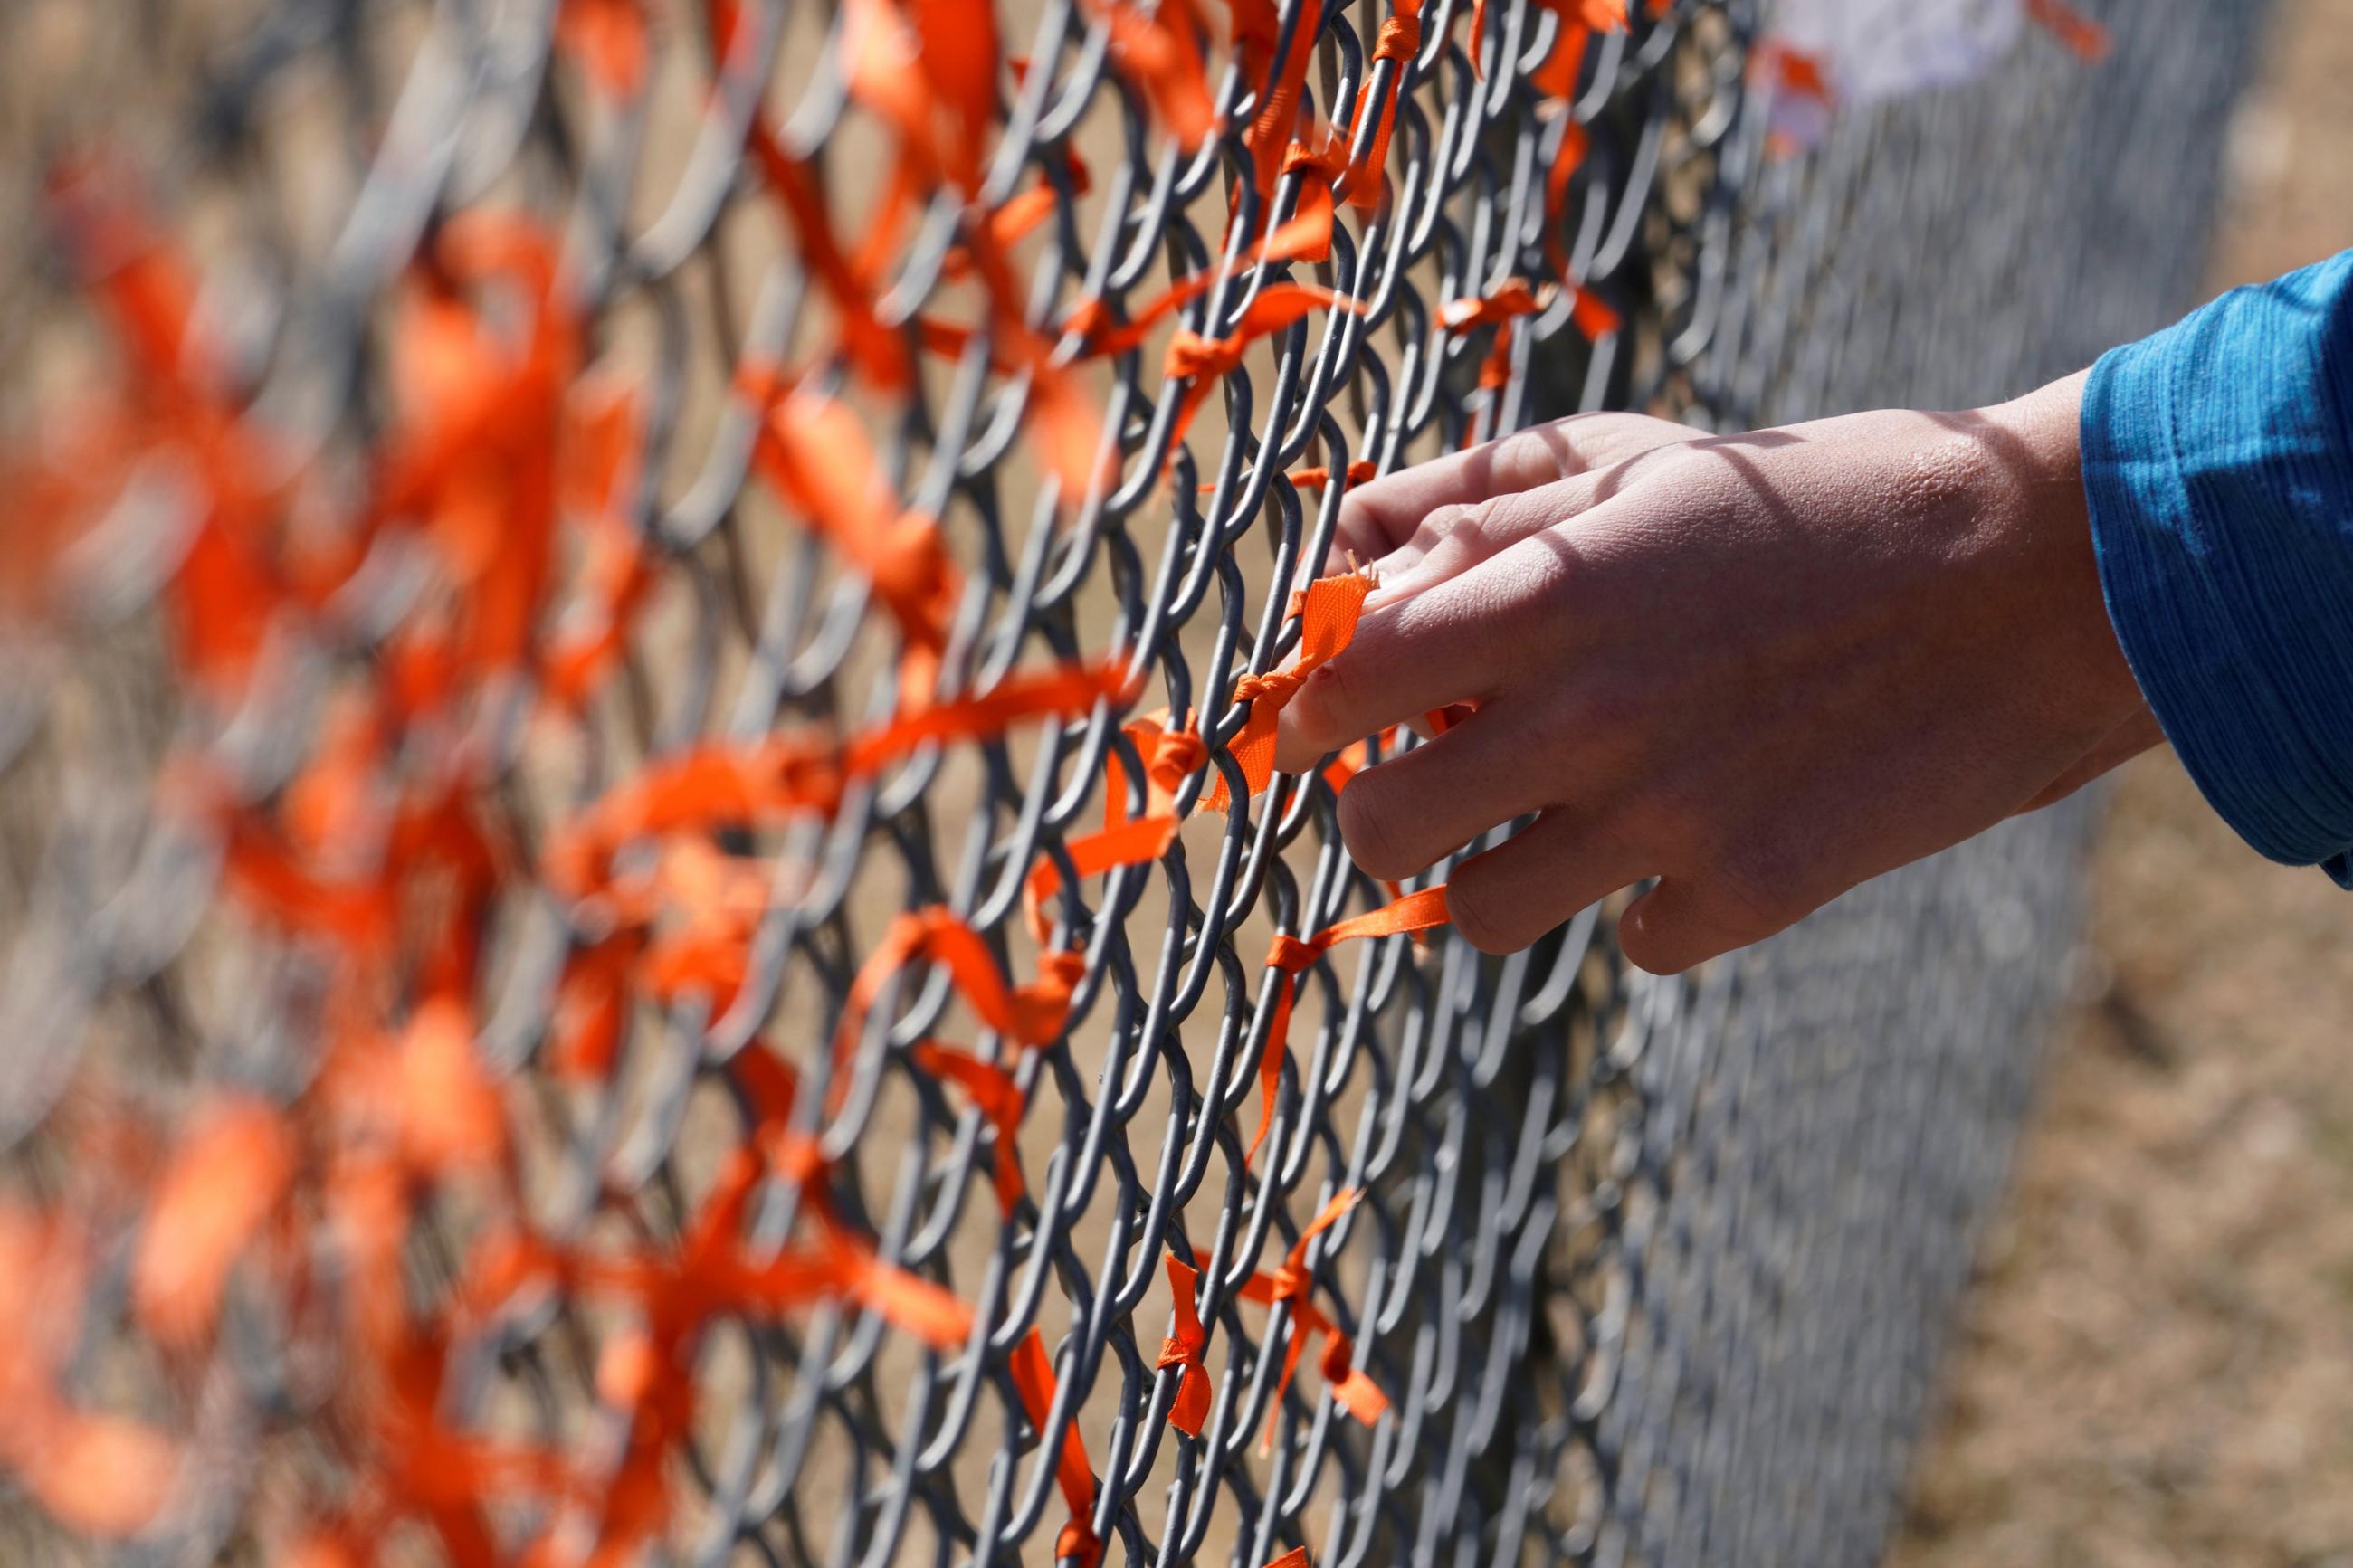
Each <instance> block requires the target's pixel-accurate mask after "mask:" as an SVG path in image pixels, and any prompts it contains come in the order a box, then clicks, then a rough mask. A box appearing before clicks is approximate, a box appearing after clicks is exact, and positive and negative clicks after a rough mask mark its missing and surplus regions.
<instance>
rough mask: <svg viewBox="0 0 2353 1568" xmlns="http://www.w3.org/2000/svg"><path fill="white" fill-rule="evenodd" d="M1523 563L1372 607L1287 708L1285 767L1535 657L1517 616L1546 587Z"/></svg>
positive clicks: (1482, 570) (1281, 737)
mask: <svg viewBox="0 0 2353 1568" xmlns="http://www.w3.org/2000/svg"><path fill="white" fill-rule="evenodd" d="M1527 576H1528V574H1526V573H1524V572H1521V571H1518V570H1516V569H1515V563H1506V562H1504V561H1494V562H1490V563H1487V564H1485V565H1483V566H1482V567H1479V568H1477V569H1476V570H1473V571H1470V572H1466V573H1464V574H1462V575H1461V576H1459V577H1455V578H1452V579H1451V580H1449V581H1447V582H1445V583H1442V584H1437V585H1436V586H1434V587H1432V588H1431V589H1430V590H1429V591H1428V592H1426V593H1422V594H1418V595H1414V596H1413V597H1412V598H1409V599H1407V600H1404V601H1403V602H1401V603H1394V604H1389V605H1383V606H1382V607H1380V608H1378V609H1374V610H1368V611H1366V614H1365V617H1364V619H1363V620H1362V621H1360V622H1358V623H1357V626H1356V637H1355V638H1354V639H1353V640H1351V641H1350V643H1349V644H1348V647H1346V649H1345V650H1344V651H1343V652H1342V653H1341V654H1340V655H1339V657H1337V658H1335V659H1333V660H1332V662H1331V663H1329V664H1327V665H1325V666H1324V667H1323V668H1321V669H1318V670H1317V671H1315V673H1314V674H1313V675H1311V676H1309V677H1308V678H1307V682H1306V684H1305V685H1304V686H1303V687H1301V688H1300V689H1299V693H1298V695H1297V696H1295V697H1293V699H1292V700H1291V701H1290V703H1289V704H1288V705H1287V706H1286V707H1285V708H1284V709H1283V710H1282V724H1281V727H1280V728H1279V729H1278V730H1277V731H1276V740H1275V752H1274V758H1275V766H1277V767H1279V768H1281V769H1282V770H1283V771H1284V772H1286V773H1297V772H1299V771H1301V770H1302V769H1303V768H1305V767H1307V766H1308V765H1309V764H1311V763H1314V760H1315V759H1316V758H1317V757H1320V756H1322V755H1323V754H1324V752H1330V751H1335V750H1337V749H1338V748H1340V747H1342V746H1345V745H1347V744H1348V743H1350V742H1354V741H1357V740H1360V739H1362V738H1363V737H1365V736H1366V735H1369V734H1371V733H1372V732H1373V731H1376V730H1381V729H1386V728H1387V727H1388V726H1389V725H1391V724H1395V723H1399V722H1402V721H1406V720H1409V719H1413V718H1418V717H1419V716H1420V715H1421V714H1423V713H1426V712H1428V711H1430V710H1431V709H1433V708H1443V707H1445V706H1446V705H1447V704H1448V703H1450V702H1461V701H1481V700H1485V699H1486V698H1489V697H1491V696H1493V694H1494V693H1495V691H1496V689H1498V687H1499V686H1500V684H1501V682H1502V680H1503V678H1504V674H1505V673H1506V672H1507V671H1509V670H1511V669H1512V668H1514V666H1515V665H1517V664H1521V663H1525V660H1526V658H1527V657H1528V648H1527V646H1526V638H1525V636H1523V635H1521V633H1520V627H1521V625H1522V623H1523V621H1524V620H1525V617H1524V616H1520V615H1517V614H1515V613H1514V608H1515V606H1516V605H1521V604H1525V603H1527V602H1529V601H1530V600H1531V598H1532V597H1533V596H1534V595H1535V594H1536V593H1537V592H1539V591H1540V589H1539V586H1538V585H1537V584H1533V583H1532V582H1529V581H1527V580H1525V579H1526V578H1527Z"/></svg>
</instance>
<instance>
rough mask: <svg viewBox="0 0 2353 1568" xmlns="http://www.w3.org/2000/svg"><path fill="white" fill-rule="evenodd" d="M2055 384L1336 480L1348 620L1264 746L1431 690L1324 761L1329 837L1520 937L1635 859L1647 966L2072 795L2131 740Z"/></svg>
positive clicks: (2135, 715)
mask: <svg viewBox="0 0 2353 1568" xmlns="http://www.w3.org/2000/svg"><path fill="white" fill-rule="evenodd" d="M2082 383H2083V377H2082V376H2080V375H2078V376H2072V377H2070V378H2068V379H2067V380H2065V381H2062V382H2057V383H2054V384H2052V385H2050V386H2047V387H2045V388H2043V389H2042V391H2040V392H2037V393H2034V394H2032V395H2029V396H2027V397H2024V398H2021V399H2019V400H2018V401H2017V402H2015V403H2010V404H2004V405H1999V406H1996V407H1991V408H1986V409H1981V410H1978V411H1977V412H1975V413H1968V414H1926V413H1913V412H1908V411H1901V410H1890V411H1884V412H1880V413H1873V414H1858V415H1853V416H1847V417H1844V418H1839V419H1826V420H1820V421H1817V422H1815V423H1812V424H1808V425H1797V426H1788V427H1787V428H1784V429H1778V430H1760V431H1755V432H1752V433H1750V434H1747V435H1744V436H1729V437H1704V436H1701V435H1700V434H1699V433H1697V432H1694V431H1693V430H1690V429H1688V428H1686V427H1685V426H1680V425H1674V424H1670V423H1668V422H1666V421H1663V420H1656V419H1647V418H1643V417H1641V416H1633V415H1593V416H1585V417H1582V418H1577V419H1569V420H1564V421H1562V422H1560V423H1557V424H1555V425H1550V426H1543V427H1541V428H1538V429H1535V430H1530V431H1525V432H1523V433H1521V434H1518V435H1515V436H1512V437H1506V438H1504V440H1502V441H1498V442H1495V443H1493V444H1491V445H1490V446H1487V447H1481V448H1478V449H1476V450H1473V451H1471V452H1465V453H1461V454H1458V455H1456V456H1454V457H1451V458H1443V459H1440V460H1439V461H1437V462H1433V463H1430V464H1427V465H1424V466H1423V467H1421V468H1415V469H1411V470H1409V471H1407V472H1404V473H1399V474H1396V475H1392V476H1390V477H1388V478H1386V479H1379V480H1377V481H1375V482H1374V483H1371V484H1368V485H1366V486H1365V487H1364V488H1363V489H1359V490H1356V491H1355V492H1353V493H1352V494H1351V495H1350V496H1349V497H1348V498H1347V500H1346V501H1345V505H1344V508H1343V510H1342V513H1341V520H1340V538H1339V542H1338V544H1337V545H1336V546H1335V556H1336V555H1339V554H1341V553H1343V552H1354V553H1355V554H1356V556H1358V557H1360V558H1362V559H1365V560H1366V561H1369V562H1371V563H1374V566H1375V570H1376V571H1377V578H1378V584H1379V585H1378V587H1377V589H1376V590H1375V592H1374V594H1373V595H1372V597H1371V598H1370V599H1369V600H1368V601H1367V602H1366V612H1365V615H1364V617H1363V619H1362V621H1361V622H1360V623H1359V624H1358V626H1357V630H1356V637H1355V640H1354V641H1353V642H1352V643H1351V644H1350V645H1349V647H1348V648H1347V649H1346V651H1345V652H1344V653H1342V654H1341V655H1340V656H1339V657H1338V658H1335V659H1334V660H1332V662H1331V663H1329V664H1327V665H1325V666H1324V667H1323V668H1321V669H1319V670H1317V671H1316V672H1315V674H1314V676H1312V677H1311V678H1310V679H1308V681H1307V682H1306V684H1305V686H1304V687H1303V689H1301V691H1300V692H1299V694H1298V696H1297V697H1296V698H1295V699H1293V701H1292V702H1291V704H1290V705H1289V707H1287V708H1286V709H1285V710H1284V711H1283V714H1282V729H1281V735H1280V742H1279V747H1278V752H1277V763H1278V765H1279V766H1281V767H1282V768H1283V769H1284V770H1286V771H1290V772H1297V771H1300V770H1303V769H1304V768H1306V767H1308V766H1310V765H1312V764H1313V763H1314V759H1315V758H1316V757H1318V756H1320V755H1321V754H1323V753H1324V752H1328V751H1331V750H1333V749H1335V748H1337V747H1340V746H1343V745H1345V744H1347V743H1348V742H1352V741H1354V740H1356V739H1357V738H1358V737H1360V736H1363V735H1366V734H1369V733H1371V732H1373V731H1377V730H1379V729H1381V728H1383V727H1384V726H1387V725H1388V724H1392V723H1396V722H1398V721H1408V720H1411V719H1413V718H1415V717H1417V716H1419V714H1421V713H1423V712H1425V711H1427V710H1433V709H1438V708H1441V707H1444V706H1446V705H1448V704H1450V703H1457V702H1470V703H1472V704H1475V705H1476V708H1477V711H1476V712H1475V714H1473V715H1472V717H1470V718H1469V719H1467V720H1465V721H1462V722H1461V723H1459V724H1456V725H1454V726H1453V727H1452V728H1451V729H1449V730H1448V731H1446V732H1445V733H1444V734H1442V735H1440V736H1438V737H1437V738H1436V739H1435V740H1432V741H1429V742H1425V743H1423V744H1421V745H1419V746H1417V747H1415V748H1414V749H1412V750H1411V751H1409V752H1406V753H1404V754H1403V755H1401V756H1398V757H1397V758H1396V759H1394V760H1392V761H1389V762H1387V763H1383V764H1382V765H1380V766H1379V767H1377V768H1373V769H1370V770H1367V771H1366V772H1365V773H1359V774H1358V775H1356V778H1355V779H1353V780H1352V781H1351V782H1350V783H1349V784H1348V786H1347V788H1346V789H1345V791H1344V792H1343V794H1342V795H1341V797H1340V826H1341V831H1342V834H1343V836H1344V837H1345V840H1346V843H1347V846H1348V850H1349V853H1350V854H1351V855H1352V856H1353V857H1354V858H1356V863H1357V864H1358V865H1359V866H1361V867H1362V868H1364V869H1365V870H1366V871H1367V872H1369V873H1371V874H1372V875H1374V876H1377V877H1384V878H1396V877H1404V876H1410V875H1413V874H1415V873H1417V872H1419V871H1421V870H1423V869H1424V868H1427V867H1429V866H1430V865H1432V864H1434V863H1436V862H1437V861H1438V860H1440V859H1442V858H1444V857H1445V856H1447V855H1448V854H1450V853H1451V852H1452V851H1454V850H1456V849H1459V848H1461V847H1462V846H1463V845H1465V844H1468V843H1470V842H1471V841H1472V839H1474V838H1476V837H1479V836H1480V835H1481V834H1482V833H1484V832H1486V831H1487V830H1488V829H1490V828H1493V827H1494V826H1498V825H1499V824H1503V823H1506V822H1510V821H1513V820H1514V819H1516V818H1519V817H1523V816H1530V815H1531V814H1533V815H1534V817H1535V820H1534V821H1533V822H1532V823H1530V824H1528V825H1527V826H1525V827H1524V828H1523V829H1522V830H1521V831H1520V832H1518V833H1516V834H1514V836H1513V837H1511V838H1509V839H1508V840H1506V841H1505V842H1504V844H1503V845H1501V846H1500V847H1496V848H1493V849H1490V850H1488V851H1487V852H1485V853H1483V854H1481V855H1478V856H1476V857H1474V858H1471V859H1469V860H1467V861H1465V862H1463V863H1462V864H1461V866H1460V867H1458V868H1456V869H1455V870H1454V872H1453V874H1452V875H1451V878H1450V879H1449V881H1448V887H1449V895H1448V897H1449V903H1450V906H1451V910H1452V913H1453V917H1454V923H1455V925H1456V926H1457V927H1458V928H1459V929H1460V930H1461V931H1462V932H1463V934H1464V935H1465V936H1466V937H1467V938H1469V939H1470V941H1471V942H1472V943H1473V944H1475V945H1476V946H1478V947H1480V948H1482V949H1484V950H1486V951H1488V952H1511V951H1514V950H1515V949H1517V948H1521V947H1525V945H1527V944H1528V943H1529V942H1534V941H1535V939H1536V938H1537V937H1539V936H1541V935H1543V934H1544V933H1545V932H1546V931H1548V930H1550V929H1551V928H1552V927H1553V926H1555V925H1556V924H1558V923H1559V922H1560V921H1564V920H1566V919H1567V918H1568V917H1569V916H1570V915H1572V914H1574V913H1575V912H1576V911H1577V910H1580V909H1582V908H1584V907H1585V906H1586V905H1588V904H1590V903H1592V902H1594V901H1595V900H1599V899H1601V898H1603V897H1605V896H1606V895H1608V894H1609V893H1610V892H1613V891H1615V890H1616V889H1620V888H1624V887H1627V886H1630V885H1631V884H1633V883H1635V882H1638V881H1642V880H1644V879H1651V878H1656V879H1658V881H1657V885H1656V886H1655V887H1653V888H1651V889H1650V890H1649V891H1648V892H1646V893H1644V894H1643V895H1642V896H1641V898H1639V899H1637V900H1634V902H1633V903H1632V905H1631V906H1630V908H1628V910H1626V912H1625V914H1624V917H1623V918H1622V919H1621V921H1620V927H1619V930H1620V945H1621V946H1622V948H1623V950H1624V952H1625V953H1626V955H1627V957H1628V958H1630V959H1631V960H1632V961H1633V962H1634V963H1638V964H1641V966H1642V967H1643V968H1645V969H1649V970H1652V971H1655V972H1658V973H1673V972H1675V971H1679V970H1682V969H1685V968H1688V967H1689V966H1691V965H1692V964H1694V963H1699V962H1701V961H1702V960H1704V959H1706V958H1710V957H1713V956H1715V954H1717V953H1720V952H1725V951H1727V950H1729V949H1732V948H1735V947H1739V946H1743V945H1745V944H1746V943H1748V942H1756V941H1758V940H1760V939H1762V938H1764V937H1767V936H1769V935H1771V934H1772V933H1773V932H1775V931H1778V930H1780V929H1781V928H1782V927H1784V926H1786V925H1788V924H1789V923H1790V922H1791V921H1795V920H1797V919H1798V918H1799V917H1800V916H1802V915H1804V914H1806V913H1807V912H1809V911H1810V910H1813V909H1815V908H1816V907H1818V906H1820V904H1822V903H1825V902H1827V901H1828V900H1831V899H1832V898H1834V897H1836V896H1837V895H1838V894H1840V893H1841V892H1843V891H1845V890H1846V889H1849V888H1851V887H1852V886H1854V885H1855V884H1856V883H1858V882H1861V881H1862V880H1864V879H1867V878H1870V877H1873V876H1876V875H1878V874H1879V873H1880V872H1882V871H1885V870H1889V869H1892V868H1894V867H1897V866H1900V865H1903V864H1905V863H1906V862H1907V861H1911V860H1915V859H1917V858H1920V857H1921V856H1924V855H1927V854H1930V853H1933V852H1934V851H1936V850H1938V849H1941V848H1944V847H1946V846H1947V845H1950V844H1954V843H1957V842H1958V841H1959V840H1961V839H1963V838H1967V837H1969V836H1970V835H1972V834H1975V833H1977V832H1978V831H1980V830H1981V829H1983V828H1985V827H1988V826H1991V825H1992V824H1994V823H1996V822H1998V821H2000V819H2001V818H2003V817H2004V816H2010V815H2011V814H2012V813H2015V812H2018V811H2021V810H2025V809H2028V808H2030V807H2032V806H2036V805H2044V804H2047V803H2049V802H2051V801H2054V800H2057V799H2059V798H2060V797H2062V796H2063V795H2067V794H2069V793H2071V792H2073V790H2074V789H2076V788H2078V787H2079V786H2081V785H2082V784H2084V783H2086V782H2088V781H2089V780H2091V779H2092V778H2094V777H2095V776H2097V775H2098V774H2099V773H2104V772H2105V771H2106V770H2107V769H2109V768H2111V767H2113V766H2115V765H2116V763H2120V762H2122V761H2124V760H2125V759H2126V758H2127V757H2130V756H2132V755H2134V754H2135V753H2137V752H2140V751H2143V750H2145V749H2146V748H2147V747H2148V746H2150V745H2153V744H2155V743H2156V742H2158V740H2159V739H2161V738H2162V737H2161V736H2160V734H2159V733H2158V729H2157V725H2156V721H2155V720H2154V719H2153V718H2152V717H2151V716H2150V714H2149V712H2148V710H2147V706H2146V704H2145V703H2144V702H2143V701H2142V700H2141V696H2140V692H2139V690H2138V689H2137V687H2136V686H2135V685H2134V682H2133V678H2132V675H2131V672H2130V671H2129V670H2128V669H2127V668H2126V665H2125V661H2124V657H2123V655H2122V653H2121V652H2120V651H2119V649H2118V647H2117V645H2116V634H2115V632H2114V631H2113V630H2112V629H2111V628H2110V626H2109V624H2108V618H2107V613H2106V609H2105V605H2103V604H2102V602H2101V597H2100V587H2099V579H2098V575H2097V572H2096V569H2095V567H2094V560H2093V554H2092V542H2091V533H2090V529H2089V524H2088V521H2087V519H2086V514H2085V510H2084V490H2083V482H2082V477H2081V472H2080V468H2079V464H2078V458H2077V437H2076V417H2077V407H2078V405H2079V403H2080V401H2081V393H2082Z"/></svg>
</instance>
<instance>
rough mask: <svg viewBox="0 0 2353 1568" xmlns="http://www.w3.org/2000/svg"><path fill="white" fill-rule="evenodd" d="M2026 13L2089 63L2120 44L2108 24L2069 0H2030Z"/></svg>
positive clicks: (2098, 59)
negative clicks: (2106, 26) (2074, 5)
mask: <svg viewBox="0 0 2353 1568" xmlns="http://www.w3.org/2000/svg"><path fill="white" fill-rule="evenodd" d="M2026 14H2027V16H2029V17H2030V18H2031V19H2032V20H2033V21H2034V22H2035V23H2036V24H2037V25H2038V26H2042V28H2043V29H2044V30H2045V31H2047V32H2049V33H2050V34H2051V36H2052V37H2054V38H2057V39H2058V40H2059V41H2060V42H2061V43H2062V44H2064V45H2065V46H2066V47H2068V48H2069V49H2070V50H2072V51H2073V53H2074V56H2075V58H2077V59H2079V60H2082V61H2083V62H2084V64H2085V65H2097V64H2099V63H2100V62H2101V61H2102V60H2104V59H2106V58H2108V51H2109V50H2110V49H2111V48H2113V47H2116V40H2115V39H2114V38H2113V37H2110V36H2109V33H2108V30H2107V29H2106V28H2105V27H2103V26H2100V25H2099V24H2098V23H2097V22H2094V21H2093V20H2092V19H2091V18H2090V17H2089V16H2084V14H2083V13H2082V12H2081V11H2078V10H2076V9H2075V7H2073V5H2068V4H2067V3H2066V0H2026Z"/></svg>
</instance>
